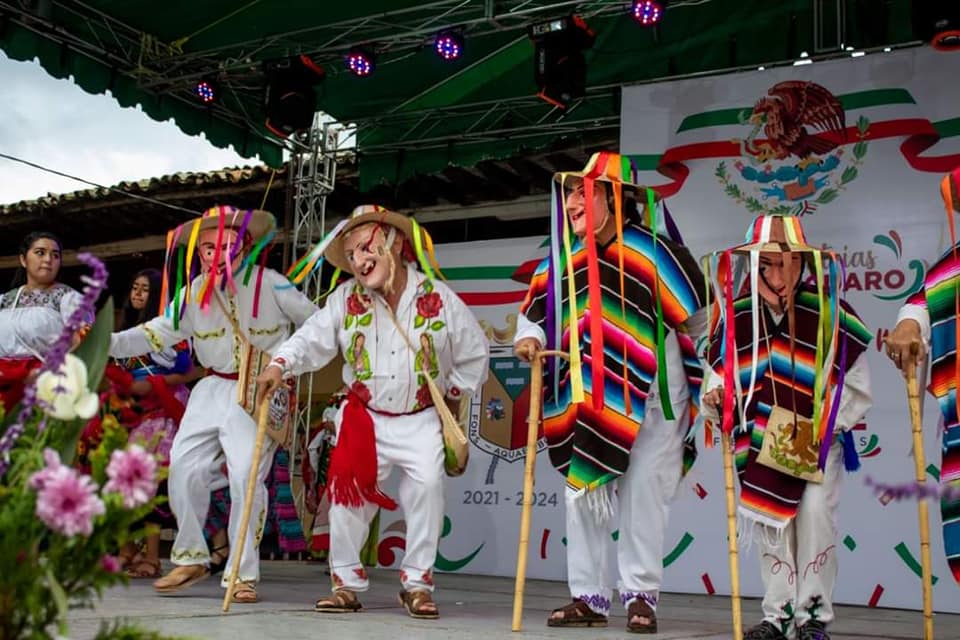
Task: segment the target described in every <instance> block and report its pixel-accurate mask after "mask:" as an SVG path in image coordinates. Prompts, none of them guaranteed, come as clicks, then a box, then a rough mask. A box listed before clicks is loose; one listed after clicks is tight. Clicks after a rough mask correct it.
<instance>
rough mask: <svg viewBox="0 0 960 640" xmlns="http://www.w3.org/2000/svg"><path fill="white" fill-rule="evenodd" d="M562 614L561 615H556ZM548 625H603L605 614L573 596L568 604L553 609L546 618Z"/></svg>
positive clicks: (605, 620) (605, 618)
mask: <svg viewBox="0 0 960 640" xmlns="http://www.w3.org/2000/svg"><path fill="white" fill-rule="evenodd" d="M558 614H562V615H558ZM547 626H548V627H605V626H607V616H604V615H600V614H599V613H597V612H596V611H594V610H593V609H591V608H590V605H588V604H587V603H586V602H584V601H583V600H580V599H579V598H575V599H574V600H573V602H571V603H570V604H568V605H566V606H564V607H560V608H559V609H554V610H553V611H552V612H551V613H550V617H549V618H547Z"/></svg>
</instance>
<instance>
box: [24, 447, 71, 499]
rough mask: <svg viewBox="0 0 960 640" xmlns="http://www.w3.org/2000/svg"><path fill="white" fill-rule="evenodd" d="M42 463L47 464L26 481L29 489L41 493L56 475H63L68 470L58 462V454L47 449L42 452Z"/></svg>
mask: <svg viewBox="0 0 960 640" xmlns="http://www.w3.org/2000/svg"><path fill="white" fill-rule="evenodd" d="M43 461H44V462H46V463H47V466H46V467H44V468H43V469H41V470H40V471H37V472H36V473H35V474H33V475H32V476H30V478H29V479H28V480H27V484H28V485H29V487H30V488H31V489H36V490H37V491H42V490H43V488H44V487H45V486H46V484H47V483H48V482H49V481H50V480H53V479H55V478H56V477H57V476H58V474H61V473H63V471H64V470H68V467H66V466H64V465H63V463H62V462H60V454H59V453H57V452H56V451H54V450H53V449H49V448H47V449H44V450H43Z"/></svg>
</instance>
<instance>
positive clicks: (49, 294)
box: [0, 231, 93, 412]
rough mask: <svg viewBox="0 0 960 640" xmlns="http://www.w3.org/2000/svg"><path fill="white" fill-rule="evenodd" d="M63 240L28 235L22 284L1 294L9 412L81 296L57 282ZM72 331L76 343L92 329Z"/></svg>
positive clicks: (2, 390) (1, 367)
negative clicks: (74, 334)
mask: <svg viewBox="0 0 960 640" xmlns="http://www.w3.org/2000/svg"><path fill="white" fill-rule="evenodd" d="M62 253H63V245H62V244H61V242H60V240H59V239H58V238H57V237H56V236H55V235H53V234H52V233H48V232H46V231H36V232H33V233H30V234H28V235H27V236H26V237H25V238H24V239H23V242H22V243H21V245H20V266H21V268H22V269H21V271H20V273H18V274H17V275H18V277H17V280H18V281H19V282H20V283H21V284H20V286H17V287H14V288H13V289H11V290H10V291H7V292H6V293H4V294H3V295H0V405H2V406H3V407H4V410H5V411H7V412H9V411H11V410H12V409H13V407H14V406H16V405H17V403H19V402H20V399H21V398H22V397H23V390H24V386H25V383H26V381H27V379H28V378H29V377H30V376H31V374H32V373H33V372H34V370H35V369H37V368H38V367H39V366H40V362H41V361H42V359H43V357H44V356H45V355H46V354H47V351H49V350H50V347H51V346H53V344H54V343H55V342H56V341H57V338H59V337H60V334H61V332H62V331H63V328H64V326H65V325H66V323H67V320H68V319H69V318H70V316H71V315H72V314H73V312H74V311H75V310H76V309H77V308H78V307H79V306H80V303H81V301H82V297H81V295H80V294H79V293H78V292H77V291H75V290H73V289H71V288H70V287H68V286H67V285H65V284H62V283H60V282H57V276H58V275H59V273H60V264H61V260H62ZM92 321H93V318H89V319H88V320H87V323H86V326H85V328H84V330H83V331H81V332H79V333H78V335H76V336H74V345H76V344H78V343H79V342H80V339H81V338H82V334H83V333H84V332H85V331H86V329H88V328H89V324H90V323H92Z"/></svg>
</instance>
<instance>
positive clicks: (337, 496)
mask: <svg viewBox="0 0 960 640" xmlns="http://www.w3.org/2000/svg"><path fill="white" fill-rule="evenodd" d="M327 491H328V492H329V495H330V502H332V503H333V504H341V505H344V506H347V507H355V508H356V507H361V506H363V501H364V500H367V501H368V502H372V503H374V504H376V505H379V506H380V507H383V508H384V509H386V510H388V511H393V510H394V509H396V508H397V503H396V502H394V501H393V499H391V498H390V497H389V496H387V495H386V494H384V493H383V492H382V491H381V490H380V487H379V486H378V485H377V440H376V436H375V435H374V431H373V418H371V417H370V413H369V412H368V411H367V407H366V406H365V405H364V402H363V400H361V399H360V396H358V395H357V394H356V393H355V392H354V391H351V392H350V393H349V394H348V395H347V404H346V405H345V406H344V408H343V422H342V424H341V426H340V434H339V435H338V436H337V446H335V447H334V448H333V451H332V452H331V454H330V470H329V472H328V475H327Z"/></svg>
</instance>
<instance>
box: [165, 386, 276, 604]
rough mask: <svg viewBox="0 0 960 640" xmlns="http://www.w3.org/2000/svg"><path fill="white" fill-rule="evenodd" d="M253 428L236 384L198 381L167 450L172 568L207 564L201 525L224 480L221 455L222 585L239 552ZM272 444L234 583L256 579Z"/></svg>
mask: <svg viewBox="0 0 960 640" xmlns="http://www.w3.org/2000/svg"><path fill="white" fill-rule="evenodd" d="M256 433H257V425H256V423H255V422H254V421H253V418H251V417H250V416H249V415H248V414H247V413H246V412H245V411H244V410H243V408H242V407H240V405H239V404H237V383H236V381H234V380H227V379H224V378H218V377H215V376H208V377H206V378H204V379H203V380H201V381H200V382H198V383H197V385H196V387H194V389H193V392H192V393H191V394H190V399H189V400H188V401H187V407H186V411H184V414H183V419H182V420H181V421H180V429H179V431H177V435H176V437H175V438H174V440H173V448H172V449H171V451H170V476H169V478H168V480H167V484H168V487H169V493H170V507H171V509H172V510H173V514H174V516H176V518H177V537H176V540H174V542H173V550H172V551H171V553H170V560H171V561H172V562H173V563H174V564H177V565H195V564H207V563H209V562H210V550H209V549H208V548H207V543H206V541H205V540H204V537H203V525H204V522H206V519H207V511H208V510H209V508H210V491H211V488H212V487H215V486H216V485H217V484H218V483H221V482H222V480H223V474H222V472H221V471H220V469H219V464H218V463H217V462H216V461H217V460H218V459H221V458H220V456H221V452H222V454H223V457H225V458H226V463H227V475H228V481H229V486H230V522H229V525H228V528H227V534H228V536H229V538H230V557H229V558H228V559H227V564H226V568H227V569H226V571H224V575H223V578H222V580H221V585H222V586H223V587H226V586H227V582H228V580H229V573H230V571H232V569H233V561H234V554H235V553H236V551H237V550H238V549H239V544H238V540H239V536H240V520H241V518H242V516H243V507H244V500H245V498H246V491H247V479H248V478H249V475H250V467H251V465H252V462H253V446H254V441H255V440H256ZM275 446H276V445H275V444H274V442H273V440H270V439H269V438H267V439H266V440H265V441H264V446H263V451H262V453H261V456H260V466H259V468H258V474H257V479H258V482H257V489H256V491H255V493H254V496H253V510H252V511H251V518H250V524H249V526H248V527H247V535H246V540H245V544H244V545H243V556H242V557H241V559H240V574H239V579H240V580H243V581H257V580H259V579H260V549H259V546H260V537H261V536H262V534H263V526H264V522H265V520H266V514H267V489H266V486H265V485H264V481H265V480H266V477H267V473H268V472H269V471H270V463H271V461H272V460H273V453H274V449H275Z"/></svg>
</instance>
